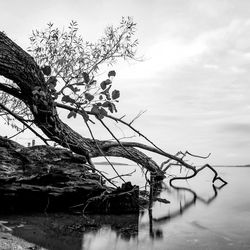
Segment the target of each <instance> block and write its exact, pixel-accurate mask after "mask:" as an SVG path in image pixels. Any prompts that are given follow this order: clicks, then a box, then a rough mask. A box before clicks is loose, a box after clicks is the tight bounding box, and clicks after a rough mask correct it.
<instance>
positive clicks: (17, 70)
mask: <svg viewBox="0 0 250 250" xmlns="http://www.w3.org/2000/svg"><path fill="white" fill-rule="evenodd" d="M0 75H2V76H4V77H5V78H7V79H9V80H12V81H13V82H14V83H15V84H16V85H17V86H18V87H17V88H9V87H6V85H4V84H1V83H0V90H2V91H5V92H6V93H8V94H10V95H12V96H14V97H16V98H19V99H20V100H22V101H23V102H24V103H25V104H26V105H27V106H28V107H29V109H30V111H31V113H32V114H33V116H34V124H35V125H36V126H37V127H38V128H40V129H41V130H42V132H43V133H44V134H45V135H46V136H47V137H48V138H50V139H51V140H53V141H55V142H56V143H58V144H59V145H61V146H63V147H66V148H69V149H70V150H72V151H73V152H75V153H77V154H80V155H84V156H85V157H86V158H87V160H89V159H90V158H92V157H98V156H102V152H104V153H105V155H106V156H116V157H124V158H127V159H129V160H132V161H134V162H136V163H138V164H139V165H141V166H142V167H144V168H146V169H147V170H149V171H150V172H153V173H155V174H157V175H158V176H160V175H161V176H163V172H162V171H161V169H160V168H159V167H158V165H157V164H156V163H155V162H154V161H153V160H152V159H151V158H149V157H148V156H146V155H145V154H144V153H142V152H141V151H139V150H138V149H136V148H134V147H131V146H124V147H123V146H121V145H117V146H112V144H111V146H110V147H108V146H107V145H108V142H107V141H99V140H93V139H90V138H85V137H82V136H81V135H80V134H79V133H77V132H76V131H74V130H73V129H72V128H71V127H69V126H68V125H67V124H66V123H64V122H63V121H62V120H61V119H60V118H59V116H58V113H57V108H56V104H55V101H54V99H53V96H52V95H51V92H50V89H49V87H48V86H47V84H46V81H45V78H44V76H43V73H42V71H41V69H40V68H39V66H38V65H37V64H36V62H35V60H34V59H33V58H32V57H31V56H30V55H29V54H28V53H27V52H25V51H24V50H23V49H22V48H20V47H19V46H18V45H17V44H15V43H14V42H13V41H12V40H11V39H9V38H8V37H7V36H6V35H5V34H4V33H3V32H0ZM38 87H39V88H40V89H41V91H43V92H44V93H45V95H44V96H39V97H37V95H35V94H33V91H34V90H35V89H36V88H38ZM100 149H101V151H102V152H100Z"/></svg>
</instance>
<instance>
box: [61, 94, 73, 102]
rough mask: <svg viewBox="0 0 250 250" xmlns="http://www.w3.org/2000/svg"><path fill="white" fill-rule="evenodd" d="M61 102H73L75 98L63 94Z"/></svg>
mask: <svg viewBox="0 0 250 250" xmlns="http://www.w3.org/2000/svg"><path fill="white" fill-rule="evenodd" d="M62 102H70V103H75V100H74V99H72V98H71V97H69V96H68V95H64V96H63V97H62Z"/></svg>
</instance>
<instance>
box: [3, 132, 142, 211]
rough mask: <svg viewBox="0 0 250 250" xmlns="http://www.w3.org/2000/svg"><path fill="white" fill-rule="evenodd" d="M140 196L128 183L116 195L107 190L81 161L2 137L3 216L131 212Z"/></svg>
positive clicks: (57, 150)
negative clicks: (53, 212)
mask: <svg viewBox="0 0 250 250" xmlns="http://www.w3.org/2000/svg"><path fill="white" fill-rule="evenodd" d="M138 195H139V191H138V188H137V187H133V186H131V185H130V184H126V185H124V186H123V187H122V188H119V189H116V190H115V189H111V188H109V187H107V186H105V184H104V181H103V179H102V176H100V175H99V174H98V173H93V172H92V169H91V168H90V166H89V165H88V164H86V159H85V157H84V156H80V155H77V154H73V153H72V152H71V151H69V150H66V149H62V148H54V147H49V146H45V145H44V146H33V147H24V146H22V145H20V144H18V143H16V142H13V141H11V140H8V139H6V138H3V137H1V136H0V203H1V206H0V212H1V213H13V212H30V211H39V212H51V211H69V210H72V209H73V210H75V209H81V211H82V210H83V209H84V212H88V213H134V212H138V211H139V205H138V202H136V201H138Z"/></svg>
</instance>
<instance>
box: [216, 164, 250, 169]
mask: <svg viewBox="0 0 250 250" xmlns="http://www.w3.org/2000/svg"><path fill="white" fill-rule="evenodd" d="M213 167H214V168H249V167H250V165H215V166H213Z"/></svg>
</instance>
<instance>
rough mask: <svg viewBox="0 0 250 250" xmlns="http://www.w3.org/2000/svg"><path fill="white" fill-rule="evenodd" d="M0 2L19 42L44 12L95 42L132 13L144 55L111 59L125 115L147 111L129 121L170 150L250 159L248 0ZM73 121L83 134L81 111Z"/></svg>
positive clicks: (2, 21) (4, 21) (0, 26)
mask: <svg viewBox="0 0 250 250" xmlns="http://www.w3.org/2000/svg"><path fill="white" fill-rule="evenodd" d="M0 10H1V15H0V30H4V31H5V32H6V33H7V35H8V36H9V37H10V38H11V39H13V40H14V41H15V42H16V43H17V44H19V45H20V46H21V47H23V48H24V49H26V48H27V47H28V45H29V39H28V38H29V36H30V35H31V31H32V30H34V29H42V28H44V27H45V26H46V24H47V23H48V22H50V21H51V22H53V23H55V25H56V26H58V27H67V25H68V24H69V22H70V21H71V20H75V21H77V22H78V24H79V29H80V33H81V34H82V36H83V38H84V39H86V40H89V41H95V40H96V39H98V37H100V36H101V35H102V32H103V30H104V28H105V27H106V26H108V25H112V24H113V25H115V24H118V23H119V21H120V20H121V17H122V16H132V17H133V19H134V21H135V22H136V23H137V32H136V36H137V37H138V39H139V47H138V54H137V55H138V56H143V58H144V60H143V61H142V62H136V61H132V62H126V63H124V62H121V63H120V64H119V63H118V64H117V65H114V66H113V68H114V70H116V72H117V76H116V78H115V81H114V85H115V88H117V89H119V90H120V91H121V98H120V102H119V105H118V111H119V114H118V115H119V116H122V115H123V114H127V116H126V117H127V120H128V121H129V119H132V118H133V117H134V116H136V115H137V114H138V112H140V111H144V110H146V112H145V113H144V114H143V115H142V116H141V117H140V118H139V119H137V120H136V122H135V123H134V125H135V127H137V128H138V129H139V130H140V131H141V132H143V133H144V134H145V135H147V136H148V138H150V139H152V140H153V141H154V142H155V143H156V144H158V145H159V146H160V147H162V148H163V149H164V150H166V151H167V152H169V153H172V154H174V153H176V152H177V151H179V150H181V151H186V150H188V151H190V152H192V153H194V154H200V155H206V154H208V153H211V156H210V158H209V159H207V160H206V162H204V163H207V162H209V163H211V164H214V165H225V164H229V165H235V164H236V165H241V164H249V163H250V136H249V135H250V71H249V69H250V1H248V0H241V1H238V0H236V1H235V0H227V1H226V0H220V1H218V0H154V1H153V0H151V1H150V0H126V1H120V0H105V1H104V0H91V1H85V0H81V1H80V0H74V1H72V0H43V1H34V0H33V1H31V0H22V1H18V0H8V1H4V0H0ZM62 115H63V114H62ZM70 122H71V123H72V126H74V127H75V128H76V130H77V131H79V132H80V133H81V134H83V135H84V136H89V135H88V132H87V131H86V128H85V127H84V126H83V124H82V123H81V121H80V120H75V121H70ZM1 126H2V127H3V128H4V132H5V133H6V134H8V135H9V134H13V133H14V132H13V131H10V129H9V128H7V127H6V126H5V125H2V124H1ZM113 129H114V130H115V131H116V133H117V135H118V137H119V136H120V137H122V136H130V135H131V133H130V134H129V133H128V131H127V130H125V129H123V128H121V127H117V126H114V128H113ZM100 131H101V130H99V128H98V126H97V128H96V135H97V136H98V137H101V138H106V137H107V136H108V135H106V134H104V132H100ZM31 137H32V136H31V135H23V134H22V135H20V136H19V137H18V138H17V141H22V140H24V139H25V138H26V139H27V138H31ZM133 139H134V140H136V138H133ZM194 163H195V160H194Z"/></svg>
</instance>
